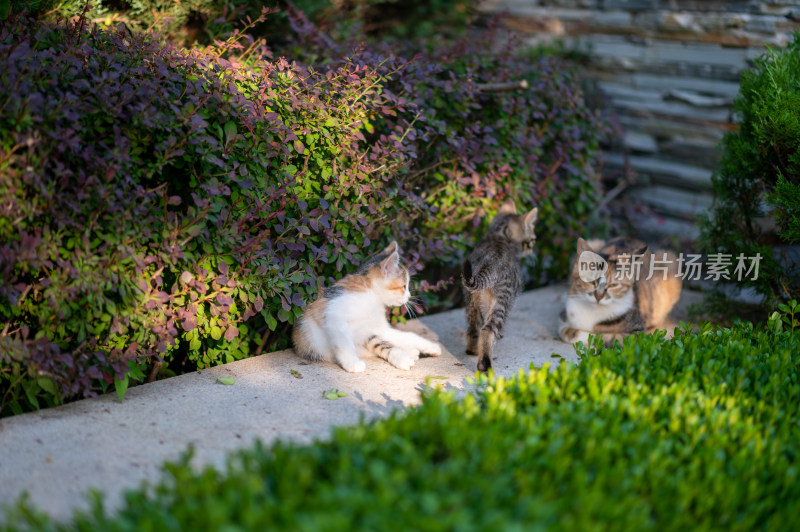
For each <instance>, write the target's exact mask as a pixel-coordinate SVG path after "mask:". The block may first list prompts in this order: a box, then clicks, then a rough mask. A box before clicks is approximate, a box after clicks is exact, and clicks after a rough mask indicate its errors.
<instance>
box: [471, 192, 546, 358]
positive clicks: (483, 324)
mask: <svg viewBox="0 0 800 532" xmlns="http://www.w3.org/2000/svg"><path fill="white" fill-rule="evenodd" d="M537 213H538V210H537V209H533V210H532V211H530V212H528V213H526V214H521V215H517V209H516V207H514V202H513V201H511V200H507V201H506V202H505V203H504V204H503V206H502V207H500V210H499V212H498V213H497V215H496V216H495V217H494V219H493V220H492V222H491V223H490V224H489V231H488V232H487V233H486V235H484V237H483V239H481V241H480V242H478V245H477V246H475V249H474V250H472V252H471V253H470V254H469V256H468V257H467V258H466V260H465V261H464V265H463V269H462V284H463V286H464V299H465V301H466V309H467V354H468V355H478V371H482V372H484V373H485V372H487V371H488V370H489V368H491V367H492V352H493V351H494V345H495V342H496V341H497V340H499V339H500V338H502V336H503V327H504V326H505V323H506V318H507V317H508V314H509V312H511V307H512V306H513V304H514V300H516V298H517V296H518V295H519V292H520V290H521V288H522V269H521V266H520V260H519V259H520V258H521V257H525V256H527V255H530V254H531V253H532V252H533V243H534V242H535V240H536V235H534V232H533V225H534V224H535V223H536V216H537Z"/></svg>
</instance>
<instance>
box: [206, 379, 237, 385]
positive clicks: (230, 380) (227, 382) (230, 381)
mask: <svg viewBox="0 0 800 532" xmlns="http://www.w3.org/2000/svg"><path fill="white" fill-rule="evenodd" d="M211 378H212V379H214V378H216V381H217V382H218V383H220V384H225V385H227V386H230V385H231V384H233V383H234V382H236V379H234V378H233V377H211Z"/></svg>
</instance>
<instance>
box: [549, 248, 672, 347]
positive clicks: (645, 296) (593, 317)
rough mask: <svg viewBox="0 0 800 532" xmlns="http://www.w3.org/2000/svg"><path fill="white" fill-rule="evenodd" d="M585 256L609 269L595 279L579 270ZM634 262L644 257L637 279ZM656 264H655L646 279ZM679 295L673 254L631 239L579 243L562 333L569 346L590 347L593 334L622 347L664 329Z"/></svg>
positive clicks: (559, 331) (560, 326) (608, 342)
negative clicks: (633, 337) (632, 338)
mask: <svg viewBox="0 0 800 532" xmlns="http://www.w3.org/2000/svg"><path fill="white" fill-rule="evenodd" d="M584 252H592V253H596V254H597V255H599V256H600V257H602V259H603V260H605V261H606V263H607V264H608V266H607V268H606V269H605V271H603V272H600V273H598V274H597V277H596V278H595V279H594V280H591V279H589V280H587V277H590V276H587V275H586V274H585V273H584V275H581V272H580V271H579V268H581V263H582V261H581V255H582V254H583V253H584ZM588 256H589V257H591V256H593V255H591V254H590V255H588ZM631 257H641V259H640V262H641V266H640V267H639V271H638V275H636V272H635V271H632V264H634V262H632V259H631ZM653 260H655V261H657V262H655V263H653V265H654V271H653V275H652V277H651V278H650V279H649V280H648V279H647V277H648V276H649V272H650V264H651V261H653ZM583 263H584V264H585V261H583ZM661 268H663V269H664V270H661ZM680 295H681V279H680V277H679V264H678V261H677V258H676V257H675V255H674V254H673V253H671V252H662V251H657V252H651V251H650V250H649V248H648V247H647V245H646V244H644V243H643V242H640V241H638V240H634V239H628V238H614V239H612V240H609V241H608V242H603V241H592V242H586V241H585V240H584V239H582V238H579V239H578V245H577V260H576V261H575V263H574V264H573V267H572V277H571V282H570V287H569V293H568V295H567V304H566V309H565V310H564V311H563V312H562V313H561V316H560V323H559V328H558V334H559V336H561V339H562V340H564V341H565V342H568V343H575V342H584V343H587V342H588V339H589V334H594V335H600V336H602V337H603V342H604V343H605V344H606V345H612V344H613V343H614V341H615V340H619V341H620V342H622V339H623V338H624V337H625V336H628V335H629V334H633V333H637V332H641V331H646V332H652V331H653V330H655V329H656V327H658V326H660V325H662V324H663V322H664V318H666V317H667V314H669V312H670V311H671V310H672V307H674V306H675V303H677V301H678V299H679V298H680Z"/></svg>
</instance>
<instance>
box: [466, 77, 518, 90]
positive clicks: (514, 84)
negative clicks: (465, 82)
mask: <svg viewBox="0 0 800 532" xmlns="http://www.w3.org/2000/svg"><path fill="white" fill-rule="evenodd" d="M528 87H530V85H529V84H528V80H526V79H523V80H520V81H506V82H503V83H476V84H475V88H476V89H478V90H479V91H481V92H509V91H516V90H521V89H527V88H528Z"/></svg>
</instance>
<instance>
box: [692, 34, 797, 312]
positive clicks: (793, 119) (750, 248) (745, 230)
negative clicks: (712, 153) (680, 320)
mask: <svg viewBox="0 0 800 532" xmlns="http://www.w3.org/2000/svg"><path fill="white" fill-rule="evenodd" d="M734 112H735V113H736V114H737V115H738V117H739V122H740V123H739V128H738V130H736V131H732V132H730V133H727V134H726V135H725V137H724V138H723V140H722V149H723V154H722V162H721V167H720V169H719V170H718V171H717V172H716V173H715V174H714V176H713V184H714V205H713V208H712V212H711V216H710V217H709V219H708V220H706V221H705V222H704V225H703V231H702V237H701V240H702V246H703V249H704V251H706V252H707V253H709V254H711V253H726V254H731V255H733V258H734V260H733V264H732V266H731V268H730V270H732V269H733V268H734V267H735V266H736V257H737V256H738V255H739V254H740V253H742V254H744V256H745V257H755V256H756V254H760V255H761V257H762V261H761V264H760V271H759V276H758V279H751V278H748V279H745V280H744V281H743V282H742V283H741V286H745V287H751V288H754V289H755V290H756V291H758V292H759V293H761V294H763V295H764V296H765V304H764V306H765V308H771V307H772V306H774V304H775V303H776V302H779V301H788V300H790V299H793V298H797V297H800V260H798V253H799V252H798V251H797V250H795V251H794V253H792V252H789V253H786V246H787V245H790V244H797V243H799V242H800V150H799V149H798V148H800V33H795V35H794V39H793V41H792V42H791V43H790V44H789V45H788V46H787V47H786V48H784V49H770V50H769V51H768V52H767V53H765V54H764V55H763V56H761V57H760V58H758V59H757V60H756V61H755V62H754V64H753V67H752V69H750V70H747V71H745V72H744V73H743V75H742V80H741V87H740V89H739V96H738V97H737V98H736V101H735V102H734ZM776 246H777V247H778V248H779V249H777V250H776V249H775V247H776ZM729 273H731V272H730V271H729ZM732 277H733V276H732ZM737 284H738V283H737Z"/></svg>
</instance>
